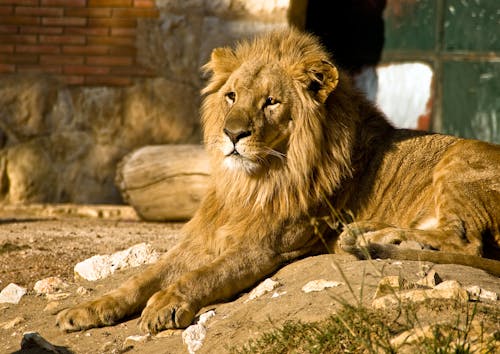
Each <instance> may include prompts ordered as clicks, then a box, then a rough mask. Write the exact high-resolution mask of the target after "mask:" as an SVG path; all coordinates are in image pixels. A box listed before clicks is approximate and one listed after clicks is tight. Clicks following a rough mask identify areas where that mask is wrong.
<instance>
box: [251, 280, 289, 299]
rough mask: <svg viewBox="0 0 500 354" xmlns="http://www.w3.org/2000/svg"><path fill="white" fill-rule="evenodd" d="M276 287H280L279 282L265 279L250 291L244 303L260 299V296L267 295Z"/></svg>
mask: <svg viewBox="0 0 500 354" xmlns="http://www.w3.org/2000/svg"><path fill="white" fill-rule="evenodd" d="M278 286H280V283H279V282H277V281H274V280H272V279H271V278H267V279H266V280H264V281H263V282H261V283H260V284H259V285H257V286H256V287H255V288H254V289H252V291H251V292H250V294H249V295H248V299H247V300H246V301H250V300H254V299H256V298H258V297H261V296H262V295H264V294H267V293H268V292H270V291H273V290H274V289H276V288H277V287H278ZM246 301H245V302H246Z"/></svg>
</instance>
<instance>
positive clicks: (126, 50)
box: [109, 45, 137, 57]
mask: <svg viewBox="0 0 500 354" xmlns="http://www.w3.org/2000/svg"><path fill="white" fill-rule="evenodd" d="M136 53H137V48H136V47H133V46H125V45H124V46H112V47H109V54H111V55H128V56H134V57H135V55H136Z"/></svg>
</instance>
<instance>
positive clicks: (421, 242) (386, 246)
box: [338, 222, 500, 276]
mask: <svg viewBox="0 0 500 354" xmlns="http://www.w3.org/2000/svg"><path fill="white" fill-rule="evenodd" d="M379 225H381V226H382V228H381V229H379V230H377V229H376V227H377V226H379ZM348 226H349V227H346V228H345V230H344V231H343V232H342V233H341V234H340V236H339V240H338V246H339V247H340V249H341V250H343V251H345V252H348V253H351V254H353V255H355V256H356V257H358V258H359V259H369V258H371V259H376V258H382V259H398V260H409V261H428V262H433V263H441V264H461V265H466V266H470V267H475V268H479V269H483V270H485V271H487V272H489V273H491V274H493V275H495V276H500V261H497V260H493V259H488V258H483V257H481V256H480V255H479V250H480V249H481V242H480V240H479V238H477V239H475V238H473V239H472V240H473V241H472V242H467V241H465V240H464V238H462V237H458V235H457V234H456V232H455V233H453V231H446V230H439V229H438V230H418V229H400V228H396V227H383V225H382V224H378V223H370V222H362V223H353V224H349V225H348ZM407 241H412V242H407ZM434 242H439V244H434ZM405 243H406V246H405ZM408 245H410V247H408ZM415 246H417V247H415ZM435 250H439V251H438V252H437V251H435ZM443 251H444V252H443Z"/></svg>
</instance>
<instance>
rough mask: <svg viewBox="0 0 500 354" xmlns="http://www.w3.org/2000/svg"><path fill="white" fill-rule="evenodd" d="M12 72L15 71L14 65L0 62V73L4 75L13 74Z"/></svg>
mask: <svg viewBox="0 0 500 354" xmlns="http://www.w3.org/2000/svg"><path fill="white" fill-rule="evenodd" d="M14 71H16V66H15V65H9V64H2V62H1V61H0V73H2V74H6V73H13V72H14Z"/></svg>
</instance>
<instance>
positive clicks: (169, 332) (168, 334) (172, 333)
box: [155, 329, 183, 338]
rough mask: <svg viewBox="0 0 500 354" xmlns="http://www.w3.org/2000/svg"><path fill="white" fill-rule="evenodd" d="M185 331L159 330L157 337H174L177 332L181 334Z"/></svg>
mask: <svg viewBox="0 0 500 354" xmlns="http://www.w3.org/2000/svg"><path fill="white" fill-rule="evenodd" d="M182 332H183V331H182V330H179V329H166V330H164V331H161V332H158V333H157V334H156V335H155V337H157V338H167V337H172V336H175V335H177V334H181V333H182Z"/></svg>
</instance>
